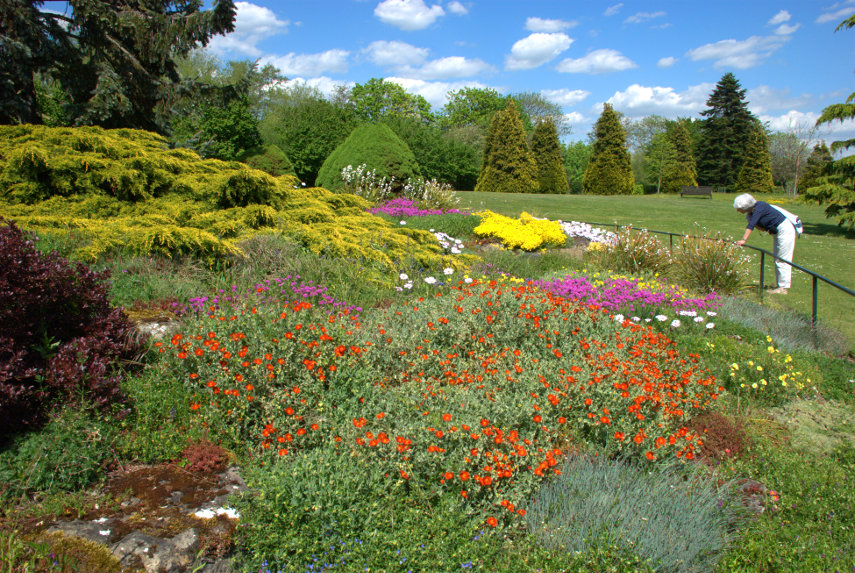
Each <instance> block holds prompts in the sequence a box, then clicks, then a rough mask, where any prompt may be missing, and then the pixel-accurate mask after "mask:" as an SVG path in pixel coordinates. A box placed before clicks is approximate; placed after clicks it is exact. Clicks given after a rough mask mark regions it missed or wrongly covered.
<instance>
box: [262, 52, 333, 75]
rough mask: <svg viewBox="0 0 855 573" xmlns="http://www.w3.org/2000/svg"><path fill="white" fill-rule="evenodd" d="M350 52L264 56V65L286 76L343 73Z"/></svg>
mask: <svg viewBox="0 0 855 573" xmlns="http://www.w3.org/2000/svg"><path fill="white" fill-rule="evenodd" d="M349 55H350V52H348V51H345V50H327V51H326V52H320V53H318V54H295V53H294V52H291V53H290V54H286V55H284V56H266V57H264V58H262V60H263V63H264V64H272V65H273V66H275V67H277V68H279V71H280V72H281V73H283V74H285V75H286V76H320V75H322V74H323V73H324V72H333V73H343V72H346V71H347V58H348V56H349Z"/></svg>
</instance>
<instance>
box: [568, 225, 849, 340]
mask: <svg viewBox="0 0 855 573" xmlns="http://www.w3.org/2000/svg"><path fill="white" fill-rule="evenodd" d="M582 222H584V223H586V224H588V225H591V226H597V227H608V226H614V228H615V231H619V230H620V229H621V227H629V228H630V229H636V230H638V231H646V232H648V233H657V234H660V235H668V237H669V241H670V248H671V249H673V248H674V237H680V238H692V239H706V240H709V241H714V240H718V241H726V239H711V238H709V237H698V236H695V235H684V234H682V233H672V232H670V231H655V230H652V229H641V228H638V227H633V226H632V225H620V224H619V223H589V222H587V221H582ZM730 242H732V243H735V242H736V241H730ZM742 246H743V247H747V248H749V249H753V250H755V251H760V298H761V299H762V298H763V286H764V284H763V282H764V271H765V268H766V255H769V256H770V257H772V258H774V259H778V260H781V261H784V262H785V263H787V264H788V265H790V266H791V267H794V268H797V269H799V270H800V271H802V272H805V273H807V274H809V275H810V276H811V277H812V282H813V309H812V313H811V324H812V326H813V328H814V329H816V324H817V308H818V306H819V281H820V280H821V281H823V282H825V283H828V284H829V285H831V286H833V287H834V288H836V289H838V290H841V291H843V292H845V293H846V294H848V295H849V296H855V291H853V290H852V289H850V288H847V287H845V286H843V285H841V284H837V283H836V282H834V281H833V280H831V279H829V278H826V277H824V276H822V275H821V274H819V273H815V272H813V271H812V270H810V269H807V268H805V267H803V266H801V265H797V264H796V263H794V262H792V261H788V260H787V259H785V258H783V257H779V256H777V255H775V254H774V253H770V252H769V251H767V250H766V249H761V248H760V247H754V246H751V245H742Z"/></svg>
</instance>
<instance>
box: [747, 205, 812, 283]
mask: <svg viewBox="0 0 855 573" xmlns="http://www.w3.org/2000/svg"><path fill="white" fill-rule="evenodd" d="M733 207H734V209H736V210H737V211H739V212H740V213H744V214H745V218H746V220H747V221H748V225H747V226H746V227H745V234H744V235H742V239H740V240H739V241H736V244H737V245H740V246H741V245H744V244H745V241H747V240H748V236H749V235H751V231H753V230H754V228H755V227H756V228H758V229H760V230H761V231H766V232H767V233H769V234H770V235H772V236H774V237H775V246H774V250H773V251H772V252H773V254H774V255H775V256H776V257H780V258H776V259H775V276H776V278H777V279H778V287H777V288H775V289H773V290H770V291H769V292H770V293H772V294H787V289H789V288H790V276H791V275H792V271H793V267H792V266H790V262H792V260H793V251H795V248H796V228H795V226H794V225H793V223H791V222H790V220H789V219H788V218H787V217H786V216H785V215H784V214H783V213H782V212H781V211H778V210H777V209H775V208H774V207H772V206H771V205H769V204H768V203H766V202H765V201H757V200H756V199H754V197H752V196H751V195H749V194H748V193H743V194H742V195H739V196H738V197H737V198H736V199H734V200H733ZM781 259H784V260H781Z"/></svg>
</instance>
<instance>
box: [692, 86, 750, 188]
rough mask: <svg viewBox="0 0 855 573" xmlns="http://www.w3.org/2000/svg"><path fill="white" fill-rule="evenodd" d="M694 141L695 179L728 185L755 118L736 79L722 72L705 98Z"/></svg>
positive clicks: (712, 183)
mask: <svg viewBox="0 0 855 573" xmlns="http://www.w3.org/2000/svg"><path fill="white" fill-rule="evenodd" d="M701 115H702V116H704V118H705V119H704V120H702V125H701V130H700V140H699V142H698V151H697V163H698V181H699V182H700V184H701V185H726V186H732V185H733V184H734V183H735V182H736V177H737V175H738V174H739V170H740V168H741V167H742V162H743V160H744V158H745V146H746V145H747V144H748V139H749V137H750V136H751V134H752V133H753V132H754V130H755V129H756V128H757V127H758V126H759V122H758V120H757V118H756V117H754V115H752V113H751V112H750V111H748V102H746V101H745V90H744V89H741V87H740V85H739V80H737V79H736V77H735V76H734V75H733V74H731V73H726V74H724V75H723V76H722V78H721V80H719V82H718V84H716V87H715V89H714V90H713V92H712V94H710V97H709V99H708V100H707V109H705V110H704V111H702V112H701Z"/></svg>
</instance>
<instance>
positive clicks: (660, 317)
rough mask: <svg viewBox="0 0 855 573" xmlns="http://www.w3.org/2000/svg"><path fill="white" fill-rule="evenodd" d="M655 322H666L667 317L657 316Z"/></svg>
mask: <svg viewBox="0 0 855 573" xmlns="http://www.w3.org/2000/svg"><path fill="white" fill-rule="evenodd" d="M656 320H658V321H659V322H665V321H666V320H668V317H667V316H665V315H664V314H657V315H656Z"/></svg>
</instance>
